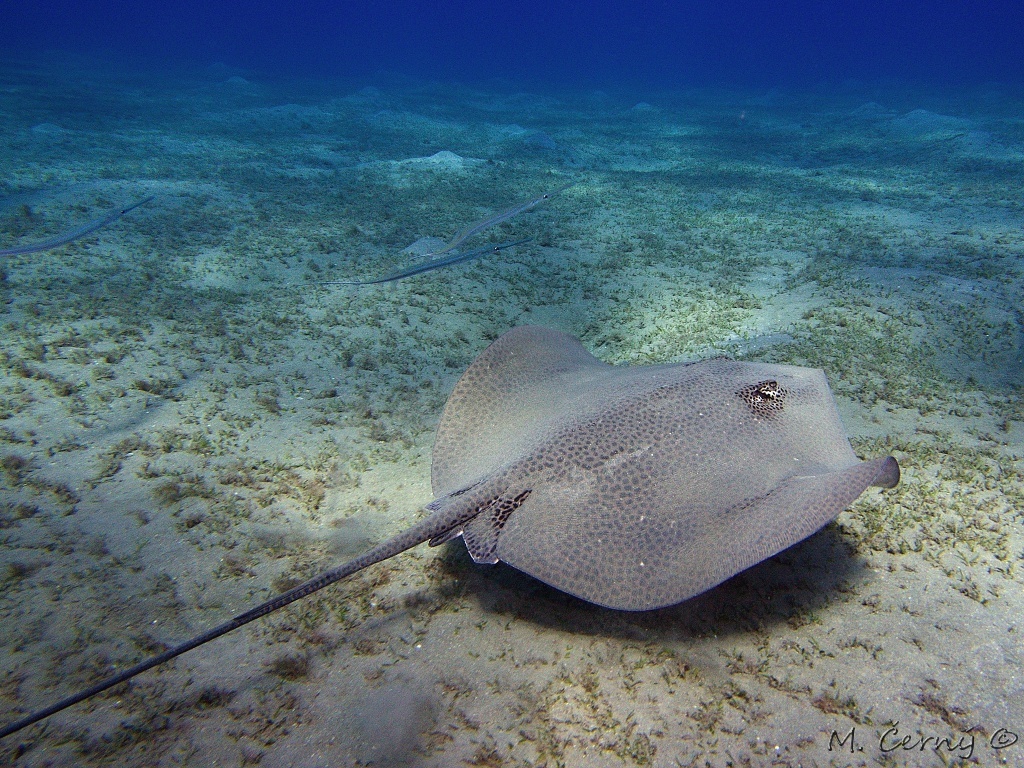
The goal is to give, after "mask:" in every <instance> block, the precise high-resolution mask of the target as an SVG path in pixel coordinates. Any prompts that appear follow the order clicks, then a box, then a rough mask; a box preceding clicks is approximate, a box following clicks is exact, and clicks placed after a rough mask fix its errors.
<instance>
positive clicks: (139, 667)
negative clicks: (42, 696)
mask: <svg viewBox="0 0 1024 768" xmlns="http://www.w3.org/2000/svg"><path fill="white" fill-rule="evenodd" d="M450 527H451V524H450V522H449V523H447V524H440V523H439V521H438V519H437V518H436V517H435V516H431V517H427V518H425V519H423V520H421V521H420V522H419V523H417V524H415V525H413V526H412V527H411V528H409V529H408V530H407V531H404V532H403V533H400V534H399V535H398V536H395V537H394V538H391V539H388V540H387V541H385V542H382V543H381V544H378V545H377V546H376V547H374V548H373V549H371V550H369V551H368V552H366V553H365V554H363V555H360V556H359V557H357V558H356V559H355V560H352V561H351V562H348V563H345V564H344V565H339V566H338V567H337V568H332V569H330V570H328V571H324V572H323V573H321V574H320V575H319V576H315V577H314V578H312V579H310V580H309V581H307V582H305V583H304V584H300V585H299V586H297V587H294V588H293V589H290V590H288V591H287V592H283V593H282V594H280V595H278V596H277V597H274V598H271V599H270V600H268V601H267V602H265V603H262V604H260V605H258V606H256V607H255V608H253V609H251V610H248V611H246V612H245V613H240V614H238V615H237V616H235V617H234V618H233V619H231V620H230V621H226V622H224V623H223V624H221V625H219V626H216V627H213V628H212V629H209V630H207V631H206V632H203V633H202V634H201V635H197V636H196V637H193V638H192V639H191V640H186V641H185V642H184V643H181V645H176V646H174V647H173V648H170V649H169V650H166V651H164V652H163V653H161V654H159V655H157V656H154V657H152V658H150V659H146V660H145V661H142V662H139V663H138V664H136V665H135V666H133V667H129V668H128V669H126V670H124V671H123V672H119V673H117V674H116V675H112V676H111V677H108V678H107V679H106V680H102V681H100V682H98V683H96V685H93V686H90V687H89V688H86V689H85V690H82V691H79V692H78V693H75V694H73V695H71V696H68V697H67V698H64V699H61V700H60V701H58V702H56V703H55V704H51V705H50V706H48V707H46V708H44V709H40V710H38V711H36V712H33V713H32V714H29V715H26V716H25V717H23V718H21V719H20V720H16V721H15V722H13V723H11V724H10V725H6V726H4V727H3V728H0V739H2V738H4V737H5V736H10V735H11V734H12V733H15V732H17V731H20V730H21V729H22V728H26V727H28V726H30V725H32V724H33V723H38V722H39V721H40V720H43V719H45V718H47V717H49V716H50V715H54V714H56V713H57V712H60V711H61V710H64V709H67V708H68V707H70V706H73V705H75V704H77V703H78V702H80V701H85V700H86V699H88V698H91V697H93V696H95V695H96V694H98V693H102V692H103V691H105V690H107V689H108V688H113V687H114V686H115V685H118V684H120V683H123V682H125V681H126V680H131V679H132V678H133V677H135V676H136V675H139V674H142V673H143V672H145V671H146V670H147V669H152V668H153V667H157V666H160V665H161V664H164V663H165V662H168V661H170V660H171V659H173V658H175V657H177V656H181V654H183V653H186V652H188V651H191V650H192V649H193V648H198V647H199V646H200V645H204V644H205V643H208V642H210V641H211V640H216V639H217V638H218V637H220V636H221V635H226V634H227V633H228V632H233V631H234V630H236V629H238V628H239V627H241V626H244V625H246V624H248V623H249V622H251V621H255V620H256V619H259V618H261V617H263V616H266V615H267V614H268V613H272V612H274V611H276V610H278V609H279V608H284V607H285V606H286V605H288V604H289V603H294V602H295V601H296V600H301V599H302V598H304V597H306V596H307V595H311V594H313V593H314V592H318V591H319V590H321V589H323V588H324V587H327V586H330V585H331V584H333V583H334V582H336V581H340V580H341V579H344V578H345V577H346V576H351V575H352V574H353V573H356V572H357V571H361V570H363V569H364V568H366V567H368V566H370V565H373V564H374V563H379V562H380V561H381V560H387V559H388V558H389V557H393V556H394V555H397V554H398V553H400V552H404V551H405V550H407V549H411V548H412V547H415V546H416V545H417V544H421V543H423V542H425V541H428V540H430V539H432V538H434V537H435V536H439V535H441V534H443V533H445V532H446V531H447V530H448V528H450Z"/></svg>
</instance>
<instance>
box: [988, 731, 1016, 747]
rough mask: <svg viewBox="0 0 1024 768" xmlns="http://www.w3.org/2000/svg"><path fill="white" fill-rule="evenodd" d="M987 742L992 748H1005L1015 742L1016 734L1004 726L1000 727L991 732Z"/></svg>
mask: <svg viewBox="0 0 1024 768" xmlns="http://www.w3.org/2000/svg"><path fill="white" fill-rule="evenodd" d="M988 743H989V744H991V745H992V749H1006V748H1007V747H1012V746H1013V745H1014V744H1016V743H1017V734H1016V733H1014V732H1013V731H1008V730H1006V729H1005V728H1000V729H999V730H997V731H996V732H995V733H993V734H992V738H991V739H989V741H988Z"/></svg>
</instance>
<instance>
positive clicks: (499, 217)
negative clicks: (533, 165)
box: [419, 184, 575, 266]
mask: <svg viewBox="0 0 1024 768" xmlns="http://www.w3.org/2000/svg"><path fill="white" fill-rule="evenodd" d="M573 186H575V184H566V185H565V186H564V187H559V188H558V189H556V190H555V191H554V192H545V193H544V194H543V195H541V196H540V197H535V198H533V199H532V200H527V201H526V202H525V203H519V204H518V205H513V206H512V207H511V208H506V209H505V210H504V211H501V212H500V213H496V214H494V215H493V216H488V217H487V218H486V219H483V220H482V221H478V222H476V223H475V224H470V225H469V226H468V227H466V228H465V229H463V230H462V231H461V232H459V233H458V234H457V235H455V237H453V238H452V239H451V240H449V241H448V244H447V245H446V246H445V247H444V248H442V249H441V250H439V251H434V252H433V253H425V254H423V255H422V256H420V257H419V258H422V259H435V258H437V257H438V256H441V255H442V254H445V253H449V252H451V251H454V250H455V249H456V248H458V247H459V246H460V245H462V243H463V241H465V240H468V239H469V238H471V237H472V236H473V235H475V234H477V233H478V232H483V231H484V230H485V229H487V228H488V227H493V226H494V225H495V224H501V222H503V221H508V220H509V219H511V218H512V217H513V216H518V215H519V214H520V213H524V212H526V211H528V210H530V209H531V208H536V207H537V206H538V205H540V204H541V203H543V202H544V201H545V200H550V199H551V198H552V197H554V196H555V195H557V194H558V193H559V192H564V191H565V190H567V189H568V188H569V187H573ZM441 266H444V265H441Z"/></svg>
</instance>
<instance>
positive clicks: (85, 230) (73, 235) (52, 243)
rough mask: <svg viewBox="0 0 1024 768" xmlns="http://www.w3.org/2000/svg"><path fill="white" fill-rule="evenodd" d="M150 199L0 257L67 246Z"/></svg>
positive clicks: (5, 250)
mask: <svg viewBox="0 0 1024 768" xmlns="http://www.w3.org/2000/svg"><path fill="white" fill-rule="evenodd" d="M152 199H153V196H152V195H150V196H149V197H147V198H145V199H144V200H139V201H138V202H137V203H132V204H131V205H127V206H125V207H124V208H117V209H115V210H113V211H111V212H110V213H108V214H107V215H106V216H102V217H101V218H98V219H94V220H93V221H89V222H86V223H85V224H83V225H82V226H80V227H75V228H74V229H72V230H70V231H69V232H64V233H63V234H60V235H57V236H56V237H51V238H49V239H48V240H41V241H39V242H38V243H29V244H28V245H19V246H16V247H14V248H5V249H4V250H2V251H0V256H21V255H22V254H26V253H38V252H39V251H48V250H50V249H51V248H59V247H60V246H62V245H67V244H68V243H70V242H72V241H73V240H77V239H78V238H80V237H85V236H86V235H88V234H89V233H90V232H95V231H96V230H97V229H101V228H102V227H106V226H109V225H110V224H113V223H114V222H115V221H117V220H118V219H120V218H121V217H122V216H124V215H125V214H126V213H128V212H129V211H134V210H135V209H136V208H138V207H139V206H140V205H145V204H146V203H148V202H149V201H151V200H152Z"/></svg>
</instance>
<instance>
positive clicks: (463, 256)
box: [313, 237, 533, 285]
mask: <svg viewBox="0 0 1024 768" xmlns="http://www.w3.org/2000/svg"><path fill="white" fill-rule="evenodd" d="M531 240H533V238H532V237H524V238H523V239H522V240H513V241H511V242H508V243H498V244H497V245H485V246H484V247H483V248H477V249H476V250H475V251H466V252H465V253H456V254H455V255H454V256H449V257H448V258H446V259H434V260H433V261H430V262H427V263H426V264H420V265H418V266H415V267H408V268H406V269H401V270H399V271H398V272H392V273H391V274H389V275H384V277H378V278H377V279H376V280H327V281H325V282H322V283H313V285H378V284H380V283H390V282H392V281H394V280H401V279H402V278H403V277H412V276H413V275H421V274H423V273H424V272H430V271H431V270H433V269H440V268H441V267H447V266H448V265H449V264H458V263H459V262H462V261H469V260H470V259H476V258H478V257H480V256H483V255H485V254H488V253H497V252H498V251H504V250H505V249H506V248H511V247H512V246H514V245H522V244H523V243H528V242H530V241H531ZM439 253H440V251H439Z"/></svg>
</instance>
